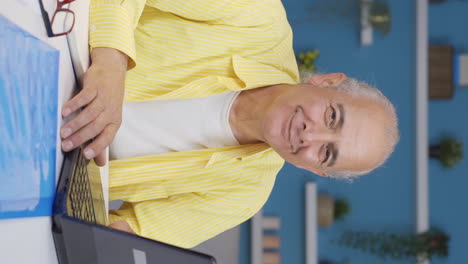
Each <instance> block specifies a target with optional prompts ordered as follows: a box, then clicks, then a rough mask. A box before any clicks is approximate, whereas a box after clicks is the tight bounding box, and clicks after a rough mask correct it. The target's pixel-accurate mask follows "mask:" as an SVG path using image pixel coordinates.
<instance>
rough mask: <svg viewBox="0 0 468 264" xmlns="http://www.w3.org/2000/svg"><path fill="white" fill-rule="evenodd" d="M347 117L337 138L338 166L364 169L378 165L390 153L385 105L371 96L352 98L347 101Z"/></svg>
mask: <svg viewBox="0 0 468 264" xmlns="http://www.w3.org/2000/svg"><path fill="white" fill-rule="evenodd" d="M343 109H344V111H345V115H346V119H345V122H344V124H343V129H342V131H341V134H340V140H339V142H337V148H338V151H339V157H338V158H337V161H336V169H337V170H348V171H364V170H368V169H371V168H374V167H375V166H377V165H378V164H379V163H380V162H381V161H382V160H383V159H384V156H385V153H386V145H387V144H386V133H385V122H387V121H388V117H387V114H386V112H385V110H384V109H383V107H382V105H380V104H379V103H376V102H374V101H371V100H369V99H365V100H363V99H352V100H350V101H349V102H348V103H344V104H343Z"/></svg>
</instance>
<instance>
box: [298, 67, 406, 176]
mask: <svg viewBox="0 0 468 264" xmlns="http://www.w3.org/2000/svg"><path fill="white" fill-rule="evenodd" d="M314 75H317V74H315V73H312V72H310V71H304V70H303V71H301V79H302V82H303V83H306V82H307V81H308V80H309V79H310V78H311V77H313V76H314ZM328 88H333V89H337V90H338V91H343V92H345V93H347V94H350V95H351V96H353V97H361V98H367V99H370V100H373V101H375V102H377V103H379V104H380V105H382V106H383V107H384V109H385V110H386V111H387V113H388V114H389V117H390V121H389V122H387V123H385V128H384V129H385V132H386V134H387V138H388V141H387V142H386V143H387V144H386V146H385V147H386V148H385V150H384V158H383V159H382V160H381V161H380V162H379V163H378V164H377V165H375V166H374V167H372V168H369V169H367V170H364V171H324V172H325V173H327V174H328V176H330V177H334V178H344V179H352V178H356V177H358V176H361V175H364V174H367V173H369V172H371V171H373V170H375V169H376V168H378V167H380V166H382V165H383V164H384V163H385V161H387V159H388V158H389V157H390V155H391V154H392V152H393V151H394V150H395V146H396V144H397V143H398V141H399V140H400V134H399V130H398V118H397V115H396V111H395V107H394V106H393V104H392V103H391V102H390V101H389V100H388V98H387V97H385V95H383V93H382V92H381V91H379V90H378V89H377V88H375V87H372V86H370V85H368V84H366V83H364V82H361V81H358V80H356V79H354V78H347V79H346V80H344V81H343V82H342V83H340V84H339V85H338V86H330V87H328Z"/></svg>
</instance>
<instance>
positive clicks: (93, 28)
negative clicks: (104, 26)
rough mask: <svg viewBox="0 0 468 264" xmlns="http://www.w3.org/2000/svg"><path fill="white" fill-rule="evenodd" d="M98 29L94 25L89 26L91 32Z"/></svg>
mask: <svg viewBox="0 0 468 264" xmlns="http://www.w3.org/2000/svg"><path fill="white" fill-rule="evenodd" d="M96 29H97V26H96V25H94V24H92V25H90V26H89V31H91V32H94V31H96Z"/></svg>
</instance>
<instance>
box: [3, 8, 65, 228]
mask: <svg viewBox="0 0 468 264" xmlns="http://www.w3.org/2000/svg"><path fill="white" fill-rule="evenodd" d="M0 39H1V46H0V219H1V218H14V217H31V216H47V215H51V214H52V203H53V198H54V193H55V162H56V161H55V154H56V151H57V150H56V137H57V93H58V71H59V70H58V65H59V55H60V54H59V51H58V50H57V49H54V48H52V47H50V46H49V45H47V44H46V43H44V42H42V41H41V40H39V39H37V38H36V37H34V36H32V35H31V34H29V33H27V32H25V31H24V30H22V29H21V28H20V27H18V26H17V25H15V24H14V23H12V22H10V21H9V20H7V19H6V18H5V17H2V16H0Z"/></svg>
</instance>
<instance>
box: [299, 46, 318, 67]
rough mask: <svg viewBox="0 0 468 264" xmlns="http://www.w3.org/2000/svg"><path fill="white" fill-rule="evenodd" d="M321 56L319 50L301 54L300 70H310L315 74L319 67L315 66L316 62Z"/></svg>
mask: <svg viewBox="0 0 468 264" xmlns="http://www.w3.org/2000/svg"><path fill="white" fill-rule="evenodd" d="M318 55H319V51H318V50H317V49H315V50H313V51H307V52H303V53H300V54H299V63H298V64H299V69H300V70H309V71H311V72H315V71H316V70H317V67H316V66H315V60H316V59H317V56H318Z"/></svg>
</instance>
